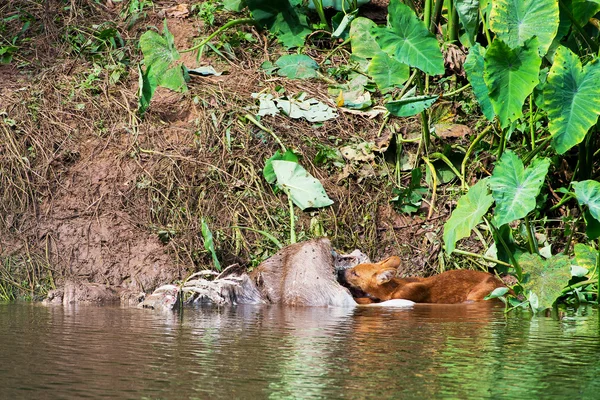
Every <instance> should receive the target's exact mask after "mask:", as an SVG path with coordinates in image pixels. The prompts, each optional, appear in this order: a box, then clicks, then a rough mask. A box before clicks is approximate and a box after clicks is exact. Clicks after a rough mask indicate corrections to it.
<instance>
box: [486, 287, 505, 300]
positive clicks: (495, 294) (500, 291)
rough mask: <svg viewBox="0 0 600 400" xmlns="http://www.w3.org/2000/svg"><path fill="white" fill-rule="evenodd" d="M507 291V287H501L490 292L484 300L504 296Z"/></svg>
mask: <svg viewBox="0 0 600 400" xmlns="http://www.w3.org/2000/svg"><path fill="white" fill-rule="evenodd" d="M506 293H508V288H507V287H499V288H496V289H494V290H493V291H492V293H490V294H488V295H487V296H485V297H484V298H483V299H484V300H491V299H497V298H498V297H502V296H504V295H505V294H506Z"/></svg>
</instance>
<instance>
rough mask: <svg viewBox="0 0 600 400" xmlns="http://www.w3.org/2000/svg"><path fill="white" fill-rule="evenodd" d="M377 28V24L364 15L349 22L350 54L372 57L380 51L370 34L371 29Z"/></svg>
mask: <svg viewBox="0 0 600 400" xmlns="http://www.w3.org/2000/svg"><path fill="white" fill-rule="evenodd" d="M373 28H377V24H375V22H373V21H372V20H370V19H368V18H365V17H358V18H356V19H355V20H354V21H352V23H351V24H350V43H351V44H352V54H353V55H355V56H358V57H362V58H373V57H375V55H376V54H378V53H380V52H381V49H380V48H379V45H378V44H377V42H376V41H375V38H374V37H373V36H372V35H371V29H373Z"/></svg>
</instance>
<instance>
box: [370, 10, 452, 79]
mask: <svg viewBox="0 0 600 400" xmlns="http://www.w3.org/2000/svg"><path fill="white" fill-rule="evenodd" d="M388 24H389V25H390V26H389V27H385V28H380V27H376V28H372V29H371V34H372V35H373V36H374V37H375V40H376V41H377V43H378V44H379V47H381V49H382V50H383V51H385V52H386V53H387V54H388V55H389V56H390V57H393V58H395V59H396V60H398V61H399V62H401V63H404V64H408V65H410V66H411V67H415V68H418V69H420V70H421V71H423V72H425V73H427V74H429V75H442V74H443V73H444V72H445V69H444V59H443V57H442V52H441V51H440V45H439V43H438V41H437V39H436V38H435V36H433V35H432V34H431V32H429V29H427V27H426V26H425V24H424V23H423V21H421V20H420V19H419V18H418V17H417V16H416V15H415V13H414V12H413V11H412V10H411V9H410V7H408V6H407V5H405V4H403V3H401V2H400V1H398V0H393V1H391V2H390V5H389V7H388Z"/></svg>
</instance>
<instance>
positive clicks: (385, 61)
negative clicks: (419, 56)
mask: <svg viewBox="0 0 600 400" xmlns="http://www.w3.org/2000/svg"><path fill="white" fill-rule="evenodd" d="M369 75H370V76H371V77H372V78H373V80H374V81H375V83H376V84H377V87H379V90H385V89H389V88H393V87H395V86H400V85H402V84H403V83H404V82H406V81H407V80H408V77H409V75H410V69H409V68H408V65H406V64H402V63H401V62H398V61H396V60H395V59H393V58H391V57H390V56H388V55H387V54H385V53H384V52H380V53H378V54H376V55H375V56H373V59H372V60H371V62H370V63H369Z"/></svg>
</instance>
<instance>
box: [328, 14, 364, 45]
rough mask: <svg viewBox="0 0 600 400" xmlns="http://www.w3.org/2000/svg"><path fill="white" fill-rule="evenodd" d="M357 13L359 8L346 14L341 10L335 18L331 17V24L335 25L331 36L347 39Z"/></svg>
mask: <svg viewBox="0 0 600 400" xmlns="http://www.w3.org/2000/svg"><path fill="white" fill-rule="evenodd" d="M357 15H358V9H356V10H354V11H353V12H351V13H347V14H344V13H343V12H339V13H337V14H336V15H334V16H333V18H331V26H332V27H333V32H332V33H331V37H334V38H342V39H344V40H346V39H347V38H348V35H349V29H348V27H349V26H350V23H352V21H353V20H354V18H356V16H357Z"/></svg>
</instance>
